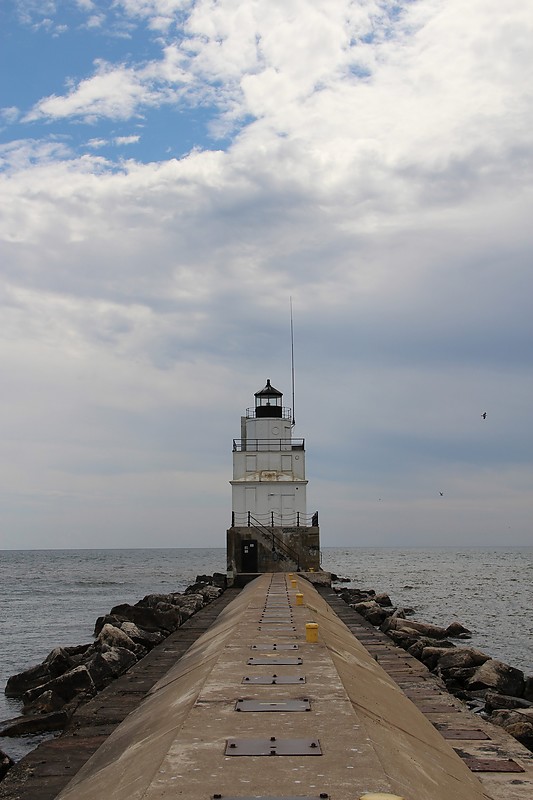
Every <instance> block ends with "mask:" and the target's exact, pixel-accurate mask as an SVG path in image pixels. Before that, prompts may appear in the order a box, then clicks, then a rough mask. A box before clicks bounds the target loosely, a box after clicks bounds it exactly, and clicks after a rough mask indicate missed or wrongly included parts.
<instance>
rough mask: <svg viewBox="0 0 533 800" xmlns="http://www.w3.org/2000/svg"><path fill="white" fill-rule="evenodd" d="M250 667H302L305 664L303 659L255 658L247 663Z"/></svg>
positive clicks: (288, 657)
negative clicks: (272, 665) (270, 665)
mask: <svg viewBox="0 0 533 800" xmlns="http://www.w3.org/2000/svg"><path fill="white" fill-rule="evenodd" d="M246 663H247V664H248V666H249V667H266V666H269V664H276V665H280V666H283V667H288V666H293V667H294V666H300V665H301V664H303V663H304V662H303V659H302V658H294V657H291V656H253V657H252V658H249V659H248V661H247V662H246Z"/></svg>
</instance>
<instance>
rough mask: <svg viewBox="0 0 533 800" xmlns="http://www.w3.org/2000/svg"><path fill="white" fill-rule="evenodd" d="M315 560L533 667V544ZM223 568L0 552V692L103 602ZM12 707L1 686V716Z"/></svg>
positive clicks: (367, 551) (78, 640)
mask: <svg viewBox="0 0 533 800" xmlns="http://www.w3.org/2000/svg"><path fill="white" fill-rule="evenodd" d="M322 566H323V568H324V569H326V570H331V571H332V572H335V573H337V574H338V575H341V576H346V577H349V578H350V579H351V582H352V585H354V586H357V587H360V588H370V589H375V590H376V591H377V592H388V593H389V594H390V596H391V599H392V601H393V603H394V604H395V605H408V606H412V607H414V608H415V610H416V618H418V619H421V620H424V621H427V622H434V623H437V624H442V625H447V624H449V623H450V622H452V621H453V620H458V621H460V622H462V623H463V624H464V625H466V626H467V627H468V628H469V629H471V630H472V631H473V633H474V637H473V639H472V644H473V645H474V646H475V647H478V648H480V649H481V650H483V651H484V652H486V653H487V654H489V655H491V656H493V657H494V658H499V659H501V660H502V661H505V662H506V663H508V664H511V665H512V666H515V667H518V668H520V669H522V670H524V671H525V672H526V673H527V674H532V673H533V654H532V647H531V642H532V633H533V623H532V612H531V609H532V607H533V603H532V600H533V589H532V587H533V548H523V547H522V548H508V549H506V548H491V549H483V548H465V549H457V548H413V549H393V548H325V549H324V550H323V560H322ZM225 570H226V554H225V549H224V548H211V549H203V548H202V549H194V548H189V549H186V548H176V549H167V550H163V549H153V550H151V549H146V550H143V549H135V550H20V551H14V550H3V551H0V644H1V657H0V687H1V689H2V690H3V688H4V687H5V683H6V681H7V679H8V678H9V676H10V675H12V674H15V673H17V672H21V671H22V670H24V669H26V668H27V667H29V666H32V665H33V664H36V663H38V662H40V661H42V660H43V658H45V656H46V655H47V654H48V653H49V652H50V650H52V649H53V648H54V647H58V646H60V645H76V644H82V643H85V642H90V641H91V640H92V632H93V628H94V623H95V620H96V618H97V617H99V616H101V615H102V614H105V613H107V612H108V611H109V610H110V609H111V607H112V606H114V605H117V604H118V603H135V602H137V601H138V600H140V599H141V598H142V597H144V595H146V594H152V593H159V592H161V593H165V592H170V591H177V592H179V591H183V590H184V589H185V588H186V587H187V586H188V585H190V584H191V583H193V582H194V580H195V578H196V575H198V574H212V573H213V572H225ZM20 708H21V704H20V702H19V701H18V700H13V699H10V698H6V697H5V696H4V694H3V691H0V719H8V718H10V717H15V716H17V715H18V714H19V713H20ZM38 741H40V738H39V737H23V738H20V739H7V738H4V739H0V749H2V750H4V751H5V752H6V753H8V754H9V755H11V756H12V757H13V758H15V759H17V758H20V757H21V756H22V755H23V754H24V753H25V752H28V750H29V749H31V748H32V747H34V746H35V745H36V743H38Z"/></svg>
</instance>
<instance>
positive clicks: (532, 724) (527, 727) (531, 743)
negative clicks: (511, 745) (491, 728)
mask: <svg viewBox="0 0 533 800" xmlns="http://www.w3.org/2000/svg"><path fill="white" fill-rule="evenodd" d="M489 719H490V721H491V722H492V723H494V725H499V726H500V727H501V728H503V729H504V730H505V731H507V733H509V734H510V735H511V736H514V738H515V739H517V740H518V741H519V742H520V743H521V744H523V745H524V747H527V748H528V750H532V751H533V717H532V718H531V719H530V718H529V717H528V716H527V712H526V711H506V710H504V709H502V710H499V711H494V712H493V713H492V714H491V715H490V718H489Z"/></svg>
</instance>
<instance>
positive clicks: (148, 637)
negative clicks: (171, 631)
mask: <svg viewBox="0 0 533 800" xmlns="http://www.w3.org/2000/svg"><path fill="white" fill-rule="evenodd" d="M120 629H121V630H122V631H124V633H126V634H127V635H128V636H129V637H130V639H132V640H133V641H134V642H135V643H136V644H141V645H142V646H143V647H145V648H146V649H147V650H151V649H152V647H155V646H156V645H158V644H161V642H163V641H164V640H165V637H164V636H163V634H162V633H158V632H156V631H145V630H144V628H139V626H138V625H135V623H134V622H121V623H120Z"/></svg>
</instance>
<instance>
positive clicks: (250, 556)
mask: <svg viewBox="0 0 533 800" xmlns="http://www.w3.org/2000/svg"><path fill="white" fill-rule="evenodd" d="M241 572H257V542H256V540H255V539H249V540H248V541H246V542H242V549H241Z"/></svg>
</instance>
